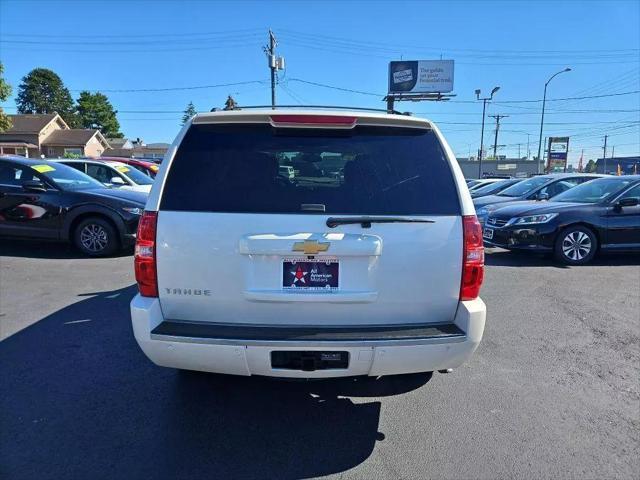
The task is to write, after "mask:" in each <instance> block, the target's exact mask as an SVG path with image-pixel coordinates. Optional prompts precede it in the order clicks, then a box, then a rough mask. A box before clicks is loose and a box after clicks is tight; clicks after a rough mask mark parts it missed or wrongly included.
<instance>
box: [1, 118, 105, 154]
mask: <svg viewBox="0 0 640 480" xmlns="http://www.w3.org/2000/svg"><path fill="white" fill-rule="evenodd" d="M8 116H9V118H10V119H11V124H12V126H11V128H10V129H9V130H7V131H5V132H2V133H0V155H23V156H25V157H30V158H37V157H45V158H58V157H64V156H65V154H73V155H80V156H82V157H99V156H100V155H102V153H103V152H104V151H105V150H107V149H108V148H110V145H109V142H108V141H107V139H106V138H105V137H104V136H103V135H102V133H100V130H97V129H82V128H69V126H68V125H67V123H66V122H65V121H64V120H63V119H62V117H61V116H60V115H58V114H57V113H35V114H19V115H8Z"/></svg>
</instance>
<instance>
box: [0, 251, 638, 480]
mask: <svg viewBox="0 0 640 480" xmlns="http://www.w3.org/2000/svg"><path fill="white" fill-rule="evenodd" d="M487 264H488V266H487V269H486V280H485V285H484V287H483V290H482V297H483V299H484V300H485V302H486V303H487V307H488V317H487V327H486V330H485V336H484V340H483V342H482V344H481V345H480V347H479V349H478V351H477V352H476V354H475V356H474V357H473V358H472V360H471V361H470V362H469V363H468V364H466V365H464V366H463V367H461V368H459V369H457V370H455V371H453V372H452V373H450V374H438V373H436V374H434V375H433V376H429V375H409V376H400V377H388V378H382V379H367V378H364V379H363V378H360V379H341V380H330V381H313V382H289V381H282V380H273V379H266V378H243V377H227V376H221V375H210V374H202V373H180V372H176V371H173V370H170V369H163V368H160V367H156V366H154V365H153V364H151V363H150V362H149V361H148V360H147V359H146V357H144V355H143V354H142V352H141V351H140V350H139V348H138V346H137V344H136V343H135V340H134V338H133V334H132V332H131V327H130V318H129V309H128V304H129V301H130V299H131V297H132V296H133V295H134V294H135V291H136V287H135V285H134V279H133V275H132V258H131V256H130V253H125V254H123V255H121V256H119V257H116V258H109V259H85V258H81V257H80V256H79V255H78V254H76V253H75V252H74V251H73V250H72V249H70V248H68V247H66V246H62V245H54V244H37V243H17V242H1V241H0V339H1V340H2V341H0V478H3V479H12V480H13V479H62V478H64V479H76V478H77V479H86V478H92V479H103V478H104V479H112V478H144V479H145V480H149V479H163V478H242V479H245V478H277V479H297V478H315V477H322V476H329V478H343V479H355V478H366V479H387V478H388V479H397V478H406V479H414V478H416V479H423V478H451V479H461V478H483V479H494V478H536V479H538V478H594V479H595V478H598V479H600V478H630V479H631V478H635V479H637V478H638V472H640V378H639V371H640V370H639V367H640V257H637V256H636V257H602V258H599V259H598V260H597V262H596V263H595V264H594V265H591V266H586V267H560V266H558V265H556V264H555V263H553V262H552V261H551V260H550V259H548V258H546V257H533V256H523V255H514V254H511V253H508V252H504V251H501V250H495V251H491V252H490V253H489V254H488V255H487Z"/></svg>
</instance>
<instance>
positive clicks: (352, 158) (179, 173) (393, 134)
mask: <svg viewBox="0 0 640 480" xmlns="http://www.w3.org/2000/svg"><path fill="white" fill-rule="evenodd" d="M283 167H285V168H283ZM287 167H290V168H287ZM292 170H293V172H291V171H292ZM161 208H162V209H164V210H185V211H210V212H247V213H301V212H304V213H327V214H356V215H367V214H368V215H411V214H415V215H418V214H429V215H436V214H442V215H456V214H459V213H460V206H459V202H458V195H457V190H456V186H455V182H454V180H453V175H452V173H451V169H450V167H449V164H448V162H447V160H446V157H445V155H444V152H443V150H442V148H441V146H440V143H439V141H438V140H437V138H436V136H435V134H434V133H433V132H431V131H429V130H422V129H409V128H390V127H362V126H360V127H356V128H355V129H353V130H349V131H348V132H345V131H336V130H328V129H323V130H320V129H313V130H310V129H305V130H298V129H285V128H281V129H274V128H272V127H271V126H269V125H262V124H261V125H224V126H220V125H194V126H192V127H191V129H190V130H189V132H188V133H187V135H186V136H185V138H184V140H183V142H182V144H181V145H180V147H179V149H178V152H177V153H176V157H175V159H174V161H173V163H172V165H171V170H170V171H169V172H168V177H167V180H166V185H165V188H164V193H163V198H162V203H161Z"/></svg>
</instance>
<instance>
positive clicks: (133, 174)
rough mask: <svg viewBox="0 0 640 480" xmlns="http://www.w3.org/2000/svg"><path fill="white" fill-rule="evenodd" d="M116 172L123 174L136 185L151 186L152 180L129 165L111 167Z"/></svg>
mask: <svg viewBox="0 0 640 480" xmlns="http://www.w3.org/2000/svg"><path fill="white" fill-rule="evenodd" d="M112 166H113V168H115V169H116V170H117V171H118V172H120V173H124V174H125V175H126V176H127V177H129V178H130V179H131V180H133V181H134V182H135V183H137V184H138V185H153V180H152V179H151V177H149V176H148V175H145V174H144V173H142V172H140V171H139V170H136V169H135V168H134V167H132V166H131V165H117V164H116V165H112Z"/></svg>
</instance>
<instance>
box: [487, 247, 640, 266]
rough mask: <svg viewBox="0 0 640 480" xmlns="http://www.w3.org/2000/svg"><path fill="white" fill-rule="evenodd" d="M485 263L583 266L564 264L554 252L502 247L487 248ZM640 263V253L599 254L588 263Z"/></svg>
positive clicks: (499, 264) (593, 264) (495, 264)
mask: <svg viewBox="0 0 640 480" xmlns="http://www.w3.org/2000/svg"><path fill="white" fill-rule="evenodd" d="M485 253H486V254H485V265H490V266H498V267H556V268H562V269H564V268H581V267H580V266H577V267H574V266H571V265H564V264H562V263H560V262H559V261H557V260H556V259H555V258H553V255H552V254H547V255H545V254H540V253H535V252H518V251H513V252H511V251H509V250H503V249H501V248H491V249H485ZM627 265H640V255H637V254H598V255H596V257H595V258H594V259H593V260H592V261H591V262H590V263H589V264H588V265H587V266H590V267H612V266H627Z"/></svg>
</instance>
